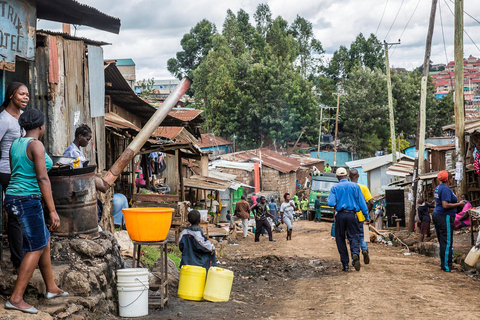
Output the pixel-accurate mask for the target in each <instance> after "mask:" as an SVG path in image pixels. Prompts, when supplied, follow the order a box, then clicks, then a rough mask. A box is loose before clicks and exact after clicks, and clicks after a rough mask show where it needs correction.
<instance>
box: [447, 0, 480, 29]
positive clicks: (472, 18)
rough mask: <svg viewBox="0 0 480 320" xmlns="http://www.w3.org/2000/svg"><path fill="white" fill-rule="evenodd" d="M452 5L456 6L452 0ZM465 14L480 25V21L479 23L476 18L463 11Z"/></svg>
mask: <svg viewBox="0 0 480 320" xmlns="http://www.w3.org/2000/svg"><path fill="white" fill-rule="evenodd" d="M450 2H451V3H453V4H455V2H453V1H452V0H450ZM463 13H465V14H466V15H467V16H469V17H470V18H472V19H473V20H475V21H476V22H477V23H478V24H480V21H478V20H477V19H476V18H474V17H473V16H472V15H471V14H469V13H468V12H466V11H465V10H463Z"/></svg>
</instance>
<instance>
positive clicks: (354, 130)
mask: <svg viewBox="0 0 480 320" xmlns="http://www.w3.org/2000/svg"><path fill="white" fill-rule="evenodd" d="M344 89H345V93H346V94H345V96H342V99H341V100H342V102H341V104H340V116H341V121H340V123H339V136H340V138H341V139H342V142H344V143H346V144H347V145H348V146H350V148H351V149H353V150H354V151H355V152H356V153H357V154H358V155H359V156H360V157H368V156H372V155H373V154H374V152H375V151H377V150H382V149H384V148H385V147H386V146H387V141H388V125H389V122H388V108H387V80H386V76H385V74H384V73H383V72H382V71H381V70H380V69H378V68H376V69H373V70H372V69H370V68H368V67H365V68H363V67H360V66H357V67H356V68H355V69H353V70H352V71H351V72H350V73H349V75H348V78H347V79H346V80H345V83H344Z"/></svg>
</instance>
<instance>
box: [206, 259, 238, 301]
mask: <svg viewBox="0 0 480 320" xmlns="http://www.w3.org/2000/svg"><path fill="white" fill-rule="evenodd" d="M232 284H233V272H232V271H230V270H227V269H222V268H217V267H211V268H210V269H208V276H207V283H206V284H205V291H204V292H203V299H205V300H207V301H211V302H222V301H228V300H229V299H230V291H231V290H232Z"/></svg>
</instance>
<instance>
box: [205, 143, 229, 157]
mask: <svg viewBox="0 0 480 320" xmlns="http://www.w3.org/2000/svg"><path fill="white" fill-rule="evenodd" d="M201 150H202V151H211V152H212V153H213V154H215V155H217V154H225V153H229V152H230V146H229V145H227V146H215V147H209V148H201Z"/></svg>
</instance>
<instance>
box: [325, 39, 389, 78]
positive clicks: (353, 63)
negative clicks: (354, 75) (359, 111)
mask: <svg viewBox="0 0 480 320" xmlns="http://www.w3.org/2000/svg"><path fill="white" fill-rule="evenodd" d="M359 65H360V66H362V67H368V68H370V69H375V68H379V69H380V70H385V58H384V52H383V47H382V45H381V43H380V41H379V40H378V39H377V37H375V35H373V34H371V35H370V36H369V37H368V39H365V37H364V36H363V34H362V33H360V34H359V35H358V36H357V38H356V39H355V41H353V42H352V43H351V44H350V48H349V49H348V48H347V47H345V46H340V48H339V49H338V50H337V51H335V52H334V53H333V56H332V58H331V59H330V62H329V63H328V65H326V66H324V67H323V68H322V71H323V73H324V74H325V76H327V77H330V78H332V79H334V81H335V82H338V81H342V80H344V79H345V78H346V77H347V75H348V74H349V73H350V71H352V70H353V69H354V68H356V67H357V66H359Z"/></svg>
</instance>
